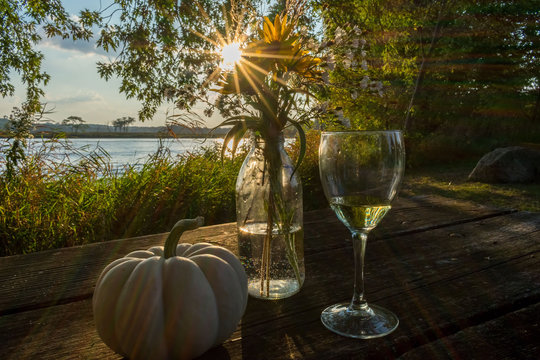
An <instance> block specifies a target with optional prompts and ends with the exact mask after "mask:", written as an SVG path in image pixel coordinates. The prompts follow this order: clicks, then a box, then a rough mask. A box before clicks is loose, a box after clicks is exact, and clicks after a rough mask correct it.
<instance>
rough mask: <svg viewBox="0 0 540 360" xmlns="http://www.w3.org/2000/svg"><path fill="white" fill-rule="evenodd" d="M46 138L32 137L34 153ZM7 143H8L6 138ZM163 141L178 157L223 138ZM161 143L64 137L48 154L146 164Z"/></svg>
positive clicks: (62, 158)
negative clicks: (105, 158)
mask: <svg viewBox="0 0 540 360" xmlns="http://www.w3.org/2000/svg"><path fill="white" fill-rule="evenodd" d="M1 140H2V139H0V141H1ZM3 140H5V139H3ZM44 142H48V140H43V139H31V140H30V141H29V148H28V152H29V153H32V152H37V151H39V150H40V149H43V148H44V147H43V143H44ZM49 143H50V142H49ZM3 144H4V146H5V145H6V142H4V143H3ZM61 144H64V145H65V146H63V145H61ZM161 144H162V145H163V146H164V147H165V148H167V149H168V150H169V151H170V154H171V156H173V157H174V156H176V155H181V154H186V153H190V152H196V151H198V150H200V149H201V148H202V147H212V146H214V144H219V145H220V146H221V144H223V139H190V138H186V139H161ZM159 146H160V139H140V138H136V139H133V138H132V139H114V138H101V139H64V140H60V142H59V143H58V144H57V145H55V149H54V150H53V151H51V152H50V153H49V154H48V156H47V158H48V159H49V160H50V161H52V162H64V161H66V160H68V159H69V161H70V162H71V163H77V162H78V161H79V160H81V159H82V158H83V157H84V156H85V155H88V154H90V153H92V152H94V151H95V152H96V153H98V154H101V155H104V154H105V153H106V154H108V156H109V162H110V163H111V165H112V166H113V168H115V169H120V168H122V167H123V166H124V165H128V164H130V165H135V164H139V165H142V163H144V162H145V161H146V160H147V159H148V157H149V156H151V155H153V154H155V153H156V151H157V150H158V149H159ZM1 160H3V159H0V167H2V165H3V164H2V163H3V161H1Z"/></svg>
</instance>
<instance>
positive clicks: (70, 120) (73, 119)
mask: <svg viewBox="0 0 540 360" xmlns="http://www.w3.org/2000/svg"><path fill="white" fill-rule="evenodd" d="M84 123H85V121H84V120H83V119H82V118H81V117H80V116H73V115H72V116H68V117H67V118H66V119H64V120H62V125H70V126H71V131H73V132H75V133H77V132H78V131H79V129H80V128H82V127H83V126H85V125H84Z"/></svg>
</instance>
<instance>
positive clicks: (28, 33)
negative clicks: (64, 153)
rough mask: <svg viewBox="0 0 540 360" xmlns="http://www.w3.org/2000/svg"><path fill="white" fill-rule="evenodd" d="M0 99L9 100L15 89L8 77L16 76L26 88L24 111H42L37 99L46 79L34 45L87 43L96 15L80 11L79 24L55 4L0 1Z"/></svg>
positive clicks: (32, 0) (53, 1)
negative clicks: (48, 39)
mask: <svg viewBox="0 0 540 360" xmlns="http://www.w3.org/2000/svg"><path fill="white" fill-rule="evenodd" d="M0 14H2V21H1V22H0V95H2V97H6V96H13V94H14V91H15V87H14V85H13V83H12V81H11V78H10V76H11V75H12V74H13V72H16V73H17V74H20V76H21V80H22V82H23V84H24V85H25V86H26V101H25V111H28V112H29V113H39V112H41V111H42V104H41V102H40V97H41V96H43V94H44V93H43V89H42V87H43V86H44V85H47V83H48V82H49V79H50V76H49V75H48V74H47V73H46V72H44V71H43V70H42V68H41V67H42V62H43V54H42V53H41V52H40V51H38V50H36V49H35V47H34V46H35V45H36V44H38V43H39V41H41V40H42V38H43V34H45V36H47V37H52V36H60V37H62V38H63V39H66V38H72V39H73V40H77V39H84V40H88V39H89V38H90V37H91V36H92V32H91V30H90V29H89V25H90V24H91V23H92V22H94V21H95V19H96V14H95V13H93V12H90V11H83V12H81V14H80V20H79V21H77V20H75V19H73V18H72V17H70V15H69V14H68V13H67V12H66V10H65V9H64V7H63V6H62V4H61V3H60V1H58V0H29V1H18V0H2V1H0Z"/></svg>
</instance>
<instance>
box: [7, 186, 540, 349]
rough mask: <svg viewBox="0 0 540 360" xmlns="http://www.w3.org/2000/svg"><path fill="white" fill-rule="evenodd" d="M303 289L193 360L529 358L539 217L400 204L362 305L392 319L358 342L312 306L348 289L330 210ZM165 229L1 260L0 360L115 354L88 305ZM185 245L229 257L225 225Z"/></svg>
mask: <svg viewBox="0 0 540 360" xmlns="http://www.w3.org/2000/svg"><path fill="white" fill-rule="evenodd" d="M304 225H305V240H304V241H305V262H306V281H305V284H304V286H303V288H302V290H301V292H300V293H298V294H297V295H295V296H293V297H290V298H288V299H285V300H279V301H262V300H256V299H253V298H250V299H249V302H248V306H247V310H246V313H245V315H244V317H243V319H242V321H241V324H240V326H239V327H238V329H237V331H236V332H235V333H234V334H233V335H232V337H231V338H230V339H229V340H228V341H226V342H225V343H224V344H223V345H222V346H219V347H217V348H214V349H211V350H210V351H209V352H207V353H206V354H205V355H203V357H202V358H203V359H286V358H309V359H343V358H346V359H349V358H355V359H362V358H382V359H385V358H397V357H401V358H403V359H448V358H453V359H484V358H485V359H494V358H497V359H505V358H509V359H538V358H540V349H539V348H540V254H539V250H540V213H528V212H518V211H512V210H501V209H493V208H488V207H484V206H480V205H476V204H472V203H469V202H464V201H455V200H449V199H446V198H441V197H435V196H424V197H413V198H400V199H398V201H396V203H395V206H394V208H393V209H392V211H391V212H390V213H389V214H388V215H387V217H386V218H385V219H384V220H383V222H382V223H381V224H380V226H379V228H378V229H376V230H375V231H373V233H372V236H371V237H370V239H369V240H368V245H367V253H366V291H367V299H368V301H371V302H373V303H377V304H379V305H382V306H384V307H386V308H388V309H390V310H392V311H393V312H394V313H396V314H397V315H398V317H399V319H400V324H399V327H398V328H397V330H396V331H394V332H393V333H392V334H390V335H389V336H386V337H383V338H379V339H373V340H354V339H349V338H345V337H341V336H339V335H336V334H334V333H332V332H330V331H328V330H326V329H325V328H324V326H323V325H322V324H321V322H320V319H319V315H320V312H321V311H322V310H323V309H324V308H325V307H326V306H327V305H329V304H333V303H335V302H338V301H346V300H349V299H350V296H351V295H352V282H353V256H352V245H351V241H350V235H349V232H348V231H347V230H346V228H345V227H344V226H343V225H342V224H341V223H340V222H339V221H338V220H337V218H336V217H335V215H334V214H333V213H332V212H331V211H330V210H328V209H326V210H319V211H313V212H309V213H306V214H305V220H304ZM165 236H166V234H157V235H151V236H142V237H137V238H131V239H123V240H115V241H109V242H104V243H97V244H90V245H85V246H79V247H73V248H66V249H60V250H50V251H43V252H40V253H35V254H29V255H21V256H11V257H4V258H0V334H1V335H0V336H1V350H0V359H118V358H121V357H120V356H119V355H117V354H115V353H114V352H112V351H111V350H110V349H109V348H108V347H107V346H106V345H105V344H104V343H103V342H102V341H101V339H100V338H99V336H98V334H97V332H96V330H95V326H94V321H93V318H92V307H91V301H92V300H91V298H92V293H93V291H94V285H95V282H96V279H97V276H98V275H99V273H100V272H101V270H102V269H103V267H104V266H105V265H106V264H108V263H109V262H111V261H112V260H114V259H116V258H118V257H121V256H123V255H125V254H126V253H128V252H130V251H132V250H135V249H146V248H148V247H150V246H154V245H157V244H162V243H163V240H164V238H165ZM183 241H186V242H199V241H208V242H211V243H216V244H219V245H223V246H226V247H228V248H230V249H231V250H233V251H236V230H235V226H234V224H223V225H215V226H207V227H203V228H200V229H197V230H194V231H191V232H188V233H186V234H185V237H184V238H183Z"/></svg>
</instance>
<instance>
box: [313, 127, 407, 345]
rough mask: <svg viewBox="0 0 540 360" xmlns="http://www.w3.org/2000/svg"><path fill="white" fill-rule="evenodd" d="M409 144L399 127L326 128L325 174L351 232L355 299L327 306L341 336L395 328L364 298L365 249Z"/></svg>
mask: <svg viewBox="0 0 540 360" xmlns="http://www.w3.org/2000/svg"><path fill="white" fill-rule="evenodd" d="M404 165H405V147H404V144H403V135H402V133H401V132H400V131H397V130H396V131H337V132H323V133H322V134H321V143H320V147H319V166H320V176H321V182H322V185H323V189H324V193H325V195H326V198H327V199H328V201H329V203H330V207H331V208H332V210H334V212H335V213H336V215H337V216H338V218H339V220H341V222H342V223H343V224H345V226H346V227H347V228H348V229H349V230H350V231H351V233H352V238H353V249H354V263H355V272H354V294H353V298H352V301H351V302H350V303H340V304H335V305H332V306H330V307H328V308H326V309H325V310H324V311H323V312H322V314H321V321H322V323H323V324H324V326H326V327H327V328H328V329H329V330H331V331H333V332H335V333H338V334H340V335H344V336H348V337H352V338H361V339H370V338H376V337H381V336H384V335H387V334H389V333H391V332H392V331H394V330H395V329H396V328H397V326H398V324H399V320H398V318H397V317H396V315H394V314H393V313H392V312H391V311H388V310H386V309H384V308H382V307H380V306H377V305H371V304H370V305H368V303H367V301H366V299H365V297H364V254H365V249H366V241H367V236H368V233H369V232H370V231H371V230H372V229H373V228H375V226H377V224H378V223H379V221H381V219H382V218H383V217H384V216H385V215H386V213H387V212H388V210H390V202H391V201H392V199H393V198H394V196H395V195H396V193H397V191H398V187H399V183H400V182H401V178H402V177H403V171H404Z"/></svg>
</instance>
